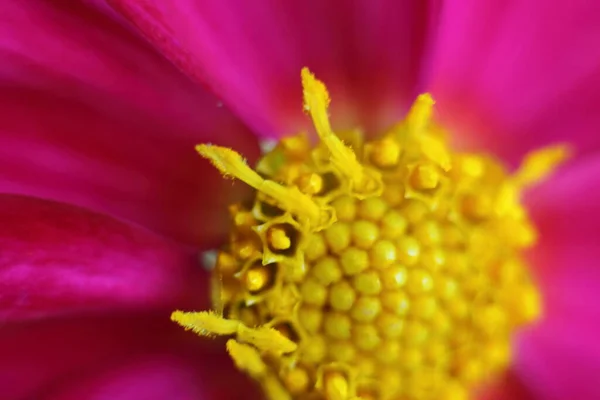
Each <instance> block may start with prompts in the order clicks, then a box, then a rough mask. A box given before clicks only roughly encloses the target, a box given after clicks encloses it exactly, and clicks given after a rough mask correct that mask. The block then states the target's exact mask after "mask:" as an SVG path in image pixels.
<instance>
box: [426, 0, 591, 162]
mask: <svg viewBox="0 0 600 400" xmlns="http://www.w3.org/2000/svg"><path fill="white" fill-rule="evenodd" d="M598 21H600V3H598V2H595V1H588V0H573V1H550V2H548V1H496V2H490V1H483V2H482V1H477V0H450V1H447V2H445V5H444V9H443V11H442V15H441V17H440V26H439V30H438V33H437V45H436V51H435V52H434V53H433V55H432V56H431V57H430V63H431V68H430V71H429V72H430V81H431V83H430V86H431V90H432V91H433V94H434V95H435V97H436V98H437V100H438V106H439V111H440V113H441V115H442V118H443V119H444V120H446V121H447V123H449V124H450V125H451V126H452V127H453V128H454V131H455V134H456V135H461V136H462V137H460V138H459V139H460V140H462V141H463V143H462V144H463V145H467V146H470V147H476V148H484V149H487V150H491V151H493V152H494V153H495V154H497V155H500V156H502V157H504V158H505V159H507V160H510V161H511V162H512V163H516V162H518V161H519V160H520V159H521V157H522V156H523V155H524V154H525V153H526V152H527V151H530V150H532V149H534V148H537V147H540V146H544V145H546V144H548V143H552V142H559V141H568V142H570V143H573V144H574V145H575V146H576V147H577V149H578V152H579V153H580V154H583V153H585V152H588V151H593V150H595V149H597V148H598V147H599V145H600V136H599V135H597V131H598V128H599V127H600V114H599V113H597V112H596V110H597V104H598V103H599V102H600V73H599V71H600V46H598V45H597V43H599V42H600V23H598ZM464 142H466V143H464Z"/></svg>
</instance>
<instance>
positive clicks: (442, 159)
mask: <svg viewBox="0 0 600 400" xmlns="http://www.w3.org/2000/svg"><path fill="white" fill-rule="evenodd" d="M417 140H418V141H419V142H420V144H421V151H422V152H423V155H424V156H425V157H427V158H428V159H429V161H431V162H433V163H435V164H437V165H438V166H439V167H440V168H442V169H443V170H444V171H450V168H451V167H452V162H451V160H450V153H449V152H448V149H447V148H446V146H445V145H444V142H443V141H442V140H440V139H438V138H436V137H433V136H431V135H420V136H418V138H417Z"/></svg>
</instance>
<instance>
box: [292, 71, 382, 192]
mask: <svg viewBox="0 0 600 400" xmlns="http://www.w3.org/2000/svg"><path fill="white" fill-rule="evenodd" d="M301 75H302V88H303V92H304V110H305V111H306V112H307V113H309V114H310V116H311V118H312V121H313V124H314V126H315V130H316V131H317V134H318V135H319V138H320V139H321V142H322V143H323V144H324V145H325V146H326V147H327V149H329V152H330V153H331V164H332V165H333V167H334V168H335V169H336V170H337V171H338V172H339V173H340V174H343V175H344V176H345V177H346V178H347V179H348V180H350V181H351V182H352V183H353V187H354V190H356V191H357V193H362V194H365V195H370V194H377V192H378V191H379V190H380V189H381V186H382V184H381V176H380V175H379V173H377V172H375V171H370V173H369V171H367V167H365V166H363V165H362V164H361V163H360V162H358V160H357V159H356V154H354V152H353V151H352V149H350V148H349V147H347V146H346V145H345V144H344V143H343V142H342V141H341V140H340V139H339V138H338V137H337V136H336V135H335V134H334V133H333V130H332V129H331V125H330V123H329V117H328V115H327V108H328V107H329V102H330V99H329V93H328V92H327V88H326V87H325V85H324V84H323V82H321V81H319V80H318V79H317V78H315V76H314V75H313V74H312V73H311V72H310V71H309V70H308V68H303V69H302V74H301Z"/></svg>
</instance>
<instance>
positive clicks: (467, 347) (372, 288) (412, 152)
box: [172, 69, 569, 400]
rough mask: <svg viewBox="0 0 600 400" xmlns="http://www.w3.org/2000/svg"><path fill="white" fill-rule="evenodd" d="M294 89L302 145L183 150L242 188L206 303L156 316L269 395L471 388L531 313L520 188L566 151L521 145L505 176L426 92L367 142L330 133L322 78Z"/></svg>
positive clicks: (414, 397)
mask: <svg viewBox="0 0 600 400" xmlns="http://www.w3.org/2000/svg"><path fill="white" fill-rule="evenodd" d="M302 85H303V88H304V110H305V112H306V113H307V114H308V116H309V117H310V118H311V119H312V122H313V124H314V127H315V131H316V134H317V136H318V138H319V141H318V143H317V144H315V145H313V144H312V142H311V140H309V137H308V135H306V134H303V133H301V134H297V135H295V136H291V137H288V138H285V139H282V140H281V141H280V142H279V143H278V144H277V145H276V146H275V147H274V148H273V150H271V151H270V152H269V153H266V154H265V155H264V156H263V158H262V159H261V160H260V161H259V162H258V164H257V166H256V168H255V169H253V168H251V167H250V166H248V165H247V164H246V162H245V161H244V159H243V157H242V156H241V155H239V154H237V153H235V152H234V151H233V150H231V149H228V148H223V147H219V146H214V145H205V144H203V145H199V146H197V150H198V152H199V153H200V155H202V156H203V157H205V158H207V159H209V160H210V161H211V162H212V163H213V164H214V165H215V167H216V168H218V169H219V170H220V171H221V172H222V173H223V174H224V175H227V176H231V177H234V178H236V179H239V180H241V181H243V182H245V183H246V184H248V185H250V186H251V187H253V188H254V189H255V194H254V198H253V199H252V201H251V202H247V203H243V204H237V205H233V206H231V207H230V212H231V221H232V223H231V230H230V236H229V241H228V243H227V244H226V245H225V246H224V247H223V248H222V249H221V250H220V252H219V254H218V256H217V257H216V260H217V261H216V265H215V268H214V270H213V272H212V273H213V275H214V276H213V278H214V279H213V289H212V290H213V303H214V304H213V306H214V310H212V311H198V312H183V311H176V312H174V313H173V315H172V319H173V320H174V321H176V322H177V323H179V324H180V325H182V326H183V327H184V328H186V329H189V330H192V331H194V332H195V333H197V334H198V335H201V336H208V337H211V336H226V337H228V338H229V340H228V342H227V346H226V348H227V351H228V353H229V355H230V356H231V358H232V359H233V363H234V364H235V365H236V366H237V367H238V368H239V369H240V370H241V371H243V372H244V373H246V374H248V375H249V376H251V377H252V378H253V379H255V380H256V381H257V382H258V384H259V385H260V386H261V387H262V388H263V390H264V393H265V396H266V397H267V398H268V399H271V400H286V399H289V400H292V399H298V400H303V399H307V400H308V399H311V400H319V399H323V400H351V399H352V400H358V399H363V400H367V399H373V400H395V399H398V400H400V399H403V400H434V399H435V400H437V399H442V400H443V399H448V400H450V399H469V398H471V397H470V396H471V393H472V392H473V390H476V389H477V388H480V387H481V386H482V385H486V384H489V383H491V382H493V381H494V379H495V378H497V377H498V376H499V375H500V374H501V373H502V372H503V371H505V370H506V368H507V367H508V366H509V365H510V362H511V359H512V351H513V350H512V348H511V338H512V336H513V334H514V333H515V332H517V331H518V330H519V329H520V328H523V327H525V326H527V325H529V324H532V323H535V322H536V321H537V320H538V319H539V318H540V317H541V315H542V311H543V310H542V306H541V304H542V299H541V296H540V292H539V291H538V289H537V287H536V284H535V282H534V280H533V278H532V277H531V276H530V274H529V269H528V265H527V259H526V257H525V252H526V251H527V249H528V248H530V247H532V246H533V245H535V242H536V238H537V235H536V232H535V228H534V226H533V224H532V222H531V220H530V219H529V216H528V213H527V210H526V209H525V208H524V206H523V204H522V203H521V197H522V196H521V195H522V193H523V191H524V190H525V189H527V188H528V187H529V186H531V185H533V184H536V183H537V182H539V181H540V180H542V179H545V178H546V177H548V176H549V175H550V174H551V173H552V171H553V170H554V169H555V168H556V167H557V166H558V165H559V164H560V163H562V162H563V161H564V160H565V159H566V158H568V156H569V151H568V148H567V147H565V146H554V147H550V148H546V149H542V150H540V151H536V152H534V153H532V154H530V155H528V156H527V157H526V159H525V160H524V162H523V164H522V166H521V167H520V168H518V169H517V170H516V171H510V170H509V169H508V168H506V167H505V166H504V165H502V164H501V163H500V162H499V161H498V160H497V159H495V158H494V157H492V156H490V155H487V154H483V153H481V154H480V153H461V152H456V151H452V149H451V148H450V147H449V145H448V144H447V142H446V140H445V135H444V131H443V129H442V127H440V126H439V125H437V124H436V123H435V121H434V120H433V107H434V101H433V99H432V97H431V96H430V95H429V94H423V95H421V96H419V97H418V98H417V99H416V101H415V103H414V105H413V107H412V108H411V109H410V110H409V112H408V114H407V116H406V118H405V119H404V121H401V122H400V123H398V124H396V125H395V126H393V127H391V128H390V129H389V130H387V131H384V132H382V133H381V134H380V136H379V137H377V138H375V139H366V138H362V137H360V134H359V133H358V132H359V131H358V130H357V131H355V132H351V133H348V132H335V131H334V130H333V128H332V126H331V124H330V122H329V118H328V111H327V109H328V105H329V101H330V98H329V94H328V93H327V89H326V87H325V85H324V84H323V83H322V82H320V81H319V80H317V79H316V78H315V76H314V75H313V74H312V73H311V72H310V71H308V69H303V70H302ZM344 139H346V140H347V141H345V140H344ZM351 139H352V140H351Z"/></svg>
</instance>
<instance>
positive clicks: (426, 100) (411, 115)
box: [404, 93, 435, 135]
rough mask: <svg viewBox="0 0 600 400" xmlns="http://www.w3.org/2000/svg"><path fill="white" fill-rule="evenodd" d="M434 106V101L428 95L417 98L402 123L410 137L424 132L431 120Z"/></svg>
mask: <svg viewBox="0 0 600 400" xmlns="http://www.w3.org/2000/svg"><path fill="white" fill-rule="evenodd" d="M434 104H435V101H434V100H433V97H431V95H430V94H429V93H424V94H420V95H419V96H417V99H416V100H415V102H414V104H413V105H412V107H411V109H410V111H409V112H408V115H407V116H406V120H405V121H404V126H405V127H406V130H407V131H408V132H409V133H410V134H411V135H418V134H420V133H421V132H423V130H425V128H426V127H427V124H428V123H429V121H430V120H431V114H432V112H433V105H434Z"/></svg>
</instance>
